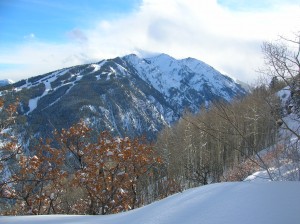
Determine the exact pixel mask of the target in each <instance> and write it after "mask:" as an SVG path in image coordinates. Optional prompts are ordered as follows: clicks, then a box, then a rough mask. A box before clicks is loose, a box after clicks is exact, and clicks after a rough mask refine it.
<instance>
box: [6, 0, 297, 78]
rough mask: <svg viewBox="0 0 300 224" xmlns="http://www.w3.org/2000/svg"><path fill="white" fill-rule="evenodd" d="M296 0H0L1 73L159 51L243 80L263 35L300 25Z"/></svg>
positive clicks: (256, 59) (18, 74) (251, 71)
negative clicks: (204, 64)
mask: <svg viewBox="0 0 300 224" xmlns="http://www.w3.org/2000/svg"><path fill="white" fill-rule="evenodd" d="M249 2H250V3H249ZM298 2H299V1H298V0H297V1H296V0H286V1H284V0H252V1H248V0H86V1H83V0H0V79H4V78H9V79H12V80H15V81H17V80H20V79H24V78H28V77H30V76H34V75H39V74H43V73H46V72H49V71H53V70H56V69H59V68H63V67H68V66H72V65H76V64H82V63H88V62H95V61H99V60H101V59H103V58H110V57H116V56H122V55H125V54H129V53H136V54H138V55H140V56H147V55H148V54H149V53H155V52H159V53H161V52H163V53H167V54H170V55H172V56H173V57H175V58H183V57H189V56H191V57H195V58H198V59H200V60H203V61H205V62H206V63H208V64H210V65H212V66H214V67H215V68H217V69H218V70H220V71H221V72H224V73H226V74H230V75H231V76H234V77H237V78H238V79H241V80H243V81H247V82H250V81H252V80H253V79H254V78H255V77H256V76H257V75H256V74H255V70H257V67H258V66H260V65H261V61H262V60H261V56H259V55H260V45H261V44H262V41H265V40H274V39H276V38H277V37H278V35H290V34H291V33H292V32H297V31H299V29H300V27H299V24H300V3H298ZM274 24H276V26H274ZM249 62H251V63H249Z"/></svg>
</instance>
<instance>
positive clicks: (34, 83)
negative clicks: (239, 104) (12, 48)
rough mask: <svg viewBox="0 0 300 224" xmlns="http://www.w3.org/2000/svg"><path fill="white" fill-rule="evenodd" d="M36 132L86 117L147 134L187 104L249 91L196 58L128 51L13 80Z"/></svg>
mask: <svg viewBox="0 0 300 224" xmlns="http://www.w3.org/2000/svg"><path fill="white" fill-rule="evenodd" d="M13 86H14V88H15V90H16V93H15V95H16V96H18V97H19V99H20V101H21V108H20V113H21V114H24V115H26V116H27V121H28V126H29V129H30V130H31V132H32V133H34V134H37V133H40V134H42V135H45V134H47V133H49V132H50V131H52V130H53V129H54V128H56V129H60V128H66V127H69V126H70V125H72V124H73V123H74V122H78V121H79V120H80V119H84V120H85V121H86V122H88V123H90V124H91V125H92V126H94V127H96V128H98V129H99V130H110V131H112V132H113V133H114V134H116V135H122V136H124V135H129V136H137V135H142V134H146V135H147V136H148V137H149V138H154V137H155V134H156V132H157V131H159V130H161V129H162V128H163V127H164V126H166V125H169V124H171V123H172V122H174V121H176V120H178V119H179V117H180V115H181V114H182V112H183V111H184V110H185V109H186V108H188V109H189V110H190V111H192V112H196V111H198V110H199V107H200V105H206V106H207V105H209V103H210V102H212V101H213V100H217V99H222V100H226V101H230V100H231V99H233V98H234V97H237V96H241V95H244V94H245V93H246V92H245V90H244V89H243V88H242V87H241V86H240V85H239V84H237V83H235V82H234V81H233V80H232V79H231V78H229V77H227V76H224V75H222V74H221V73H219V72H218V71H216V70H215V69H213V68H212V67H210V66H209V65H207V64H205V63H203V62H201V61H198V60H196V59H193V58H187V59H183V60H176V59H174V58H172V57H170V56H168V55H165V54H161V55H158V56H155V57H151V58H145V59H143V58H139V57H137V56H136V55H127V56H124V57H121V58H120V57H118V58H115V59H109V60H103V61H100V62H98V63H94V64H86V65H80V66H75V67H71V68H65V69H61V70H58V71H55V72H51V73H47V74H45V75H41V76H36V77H33V78H29V79H27V80H23V81H20V82H18V83H15V84H13Z"/></svg>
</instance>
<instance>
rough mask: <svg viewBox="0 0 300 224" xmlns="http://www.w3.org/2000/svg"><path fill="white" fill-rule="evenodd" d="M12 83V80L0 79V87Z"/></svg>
mask: <svg viewBox="0 0 300 224" xmlns="http://www.w3.org/2000/svg"><path fill="white" fill-rule="evenodd" d="M13 83H14V81H12V80H10V79H3V80H0V87H1V86H6V85H10V84H13Z"/></svg>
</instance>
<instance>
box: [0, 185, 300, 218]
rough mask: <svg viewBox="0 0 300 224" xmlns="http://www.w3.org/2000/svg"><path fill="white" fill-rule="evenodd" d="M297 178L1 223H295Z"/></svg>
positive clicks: (203, 189) (205, 189)
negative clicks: (119, 209)
mask: <svg viewBox="0 0 300 224" xmlns="http://www.w3.org/2000/svg"><path fill="white" fill-rule="evenodd" d="M299 198H300V184H299V182H263V183H257V182H240V183H219V184H211V185H208V186H204V187H199V188H194V189H190V190H187V191H184V192H183V193H178V194H176V195H173V196H170V197H168V198H166V199H163V200H161V201H158V202H155V203H153V204H151V205H148V206H145V207H143V208H139V209H136V210H133V211H130V212H125V213H121V214H117V215H108V216H67V215H52V216H19V217H1V218H0V222H1V223H7V224H9V223H11V224H12V223H23V224H27V223H28V224H35V223H47V224H52V223H62V224H67V223H72V224H76V223H78V224H79V223H80V224H84V223H89V224H93V223H101V224H115V223H123V224H134V223H136V224H140V223H143V224H177V223H178V224H182V223H185V224H189V223H190V224H195V223H205V224H210V223H211V224H216V223H224V224H253V223H255V224H268V223H270V224H282V223H286V224H295V223H299V221H300V213H299V206H300V201H299V200H298V199H299Z"/></svg>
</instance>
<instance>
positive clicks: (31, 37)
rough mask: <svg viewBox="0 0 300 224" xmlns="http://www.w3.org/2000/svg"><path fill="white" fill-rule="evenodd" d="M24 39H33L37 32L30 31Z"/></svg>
mask: <svg viewBox="0 0 300 224" xmlns="http://www.w3.org/2000/svg"><path fill="white" fill-rule="evenodd" d="M24 39H26V40H33V39H35V34H34V33H30V34H28V35H25V36H24Z"/></svg>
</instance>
